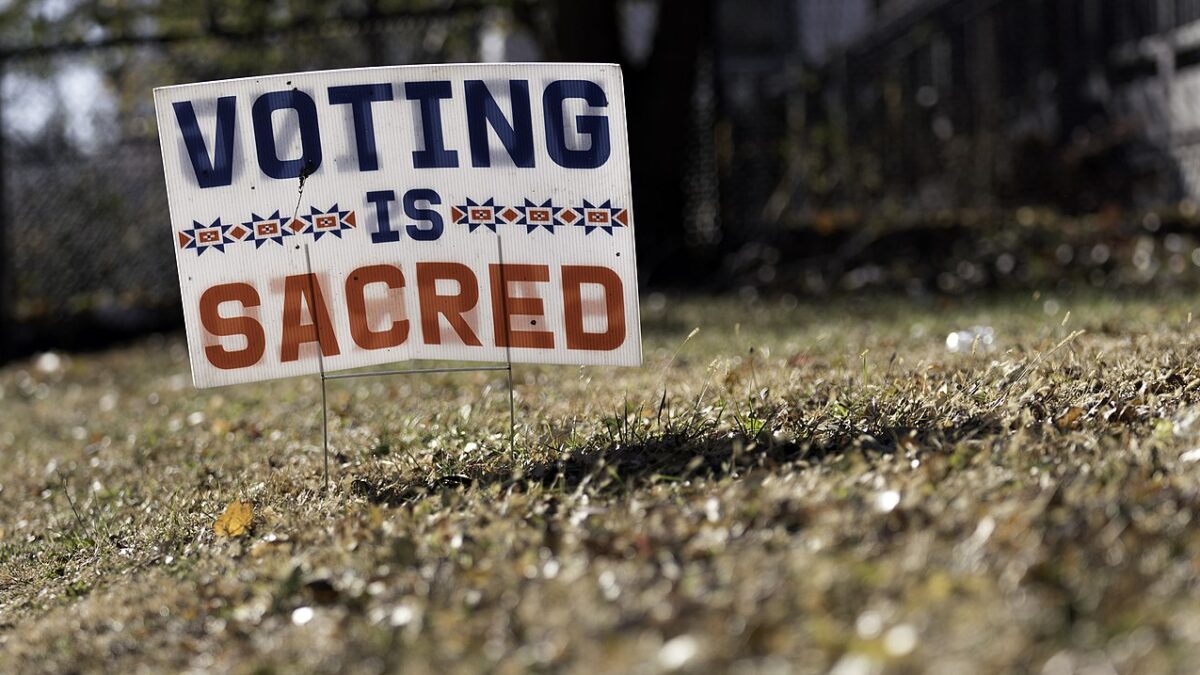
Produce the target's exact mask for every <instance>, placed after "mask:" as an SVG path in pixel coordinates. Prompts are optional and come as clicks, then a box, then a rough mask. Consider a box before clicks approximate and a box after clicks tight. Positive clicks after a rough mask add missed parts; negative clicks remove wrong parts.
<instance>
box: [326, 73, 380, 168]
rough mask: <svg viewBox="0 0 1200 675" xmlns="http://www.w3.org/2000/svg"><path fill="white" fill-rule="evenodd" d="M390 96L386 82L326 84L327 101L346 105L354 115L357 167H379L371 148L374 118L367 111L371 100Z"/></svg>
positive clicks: (373, 145)
mask: <svg viewBox="0 0 1200 675" xmlns="http://www.w3.org/2000/svg"><path fill="white" fill-rule="evenodd" d="M390 100H392V85H391V84H387V83H384V84H355V85H350V86H346V87H330V88H329V102H330V103H332V104H334V105H349V106H350V110H351V114H352V115H353V116H354V142H355V144H356V145H357V146H358V170H359V171H376V170H378V169H379V156H378V155H377V154H376V151H375V119H374V117H373V116H372V115H371V104H372V103H373V102H375V101H390Z"/></svg>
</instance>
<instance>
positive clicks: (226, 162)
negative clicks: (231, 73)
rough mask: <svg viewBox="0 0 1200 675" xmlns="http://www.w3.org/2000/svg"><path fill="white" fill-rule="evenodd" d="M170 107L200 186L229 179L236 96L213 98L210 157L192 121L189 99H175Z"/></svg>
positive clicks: (208, 185) (193, 120) (231, 180)
mask: <svg viewBox="0 0 1200 675" xmlns="http://www.w3.org/2000/svg"><path fill="white" fill-rule="evenodd" d="M172 107H173V108H174V109H175V120H176V121H177V122H178V123H179V131H180V132H182V133H183V143H184V145H185V146H187V151H188V157H189V158H191V160H192V170H193V171H195V172H196V182H197V183H199V184H200V187H202V188H210V187H219V186H222V185H229V184H231V183H233V125H234V122H235V121H236V120H235V118H234V111H235V110H236V99H235V98H234V97H233V96H222V97H221V98H219V99H217V131H216V134H215V138H214V139H213V154H212V159H209V157H208V148H207V147H206V144H205V142H204V136H203V134H201V133H200V124H199V122H197V121H196V110H195V108H193V107H192V102H191V101H177V102H176V103H174V104H173V105H172Z"/></svg>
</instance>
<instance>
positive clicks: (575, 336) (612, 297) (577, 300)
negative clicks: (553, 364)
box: [562, 265, 625, 351]
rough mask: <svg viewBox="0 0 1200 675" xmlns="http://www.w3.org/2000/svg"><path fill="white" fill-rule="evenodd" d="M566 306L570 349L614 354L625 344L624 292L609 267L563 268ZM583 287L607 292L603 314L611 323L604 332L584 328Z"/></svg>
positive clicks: (605, 293) (617, 278) (565, 266)
mask: <svg viewBox="0 0 1200 675" xmlns="http://www.w3.org/2000/svg"><path fill="white" fill-rule="evenodd" d="M562 275H563V304H564V306H565V307H564V309H565V313H566V316H565V319H566V332H567V349H587V350H591V351H611V350H613V349H616V348H617V347H620V346H621V344H622V343H624V342H625V310H624V304H625V290H624V287H623V286H622V285H621V277H619V276H617V273H616V272H613V271H612V270H610V269H608V268H607V267H593V266H589V265H564V266H563V268H562ZM584 284H594V285H597V286H600V287H602V288H603V289H604V312H605V315H606V316H607V320H608V323H607V325H606V327H605V329H604V332H603V333H588V332H586V331H585V330H584V329H583V293H582V287H583V285H584Z"/></svg>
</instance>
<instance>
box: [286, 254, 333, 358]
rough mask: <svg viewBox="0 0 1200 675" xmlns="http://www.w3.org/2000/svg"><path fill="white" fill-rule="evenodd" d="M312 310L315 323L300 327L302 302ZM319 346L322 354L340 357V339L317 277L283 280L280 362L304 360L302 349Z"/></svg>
mask: <svg viewBox="0 0 1200 675" xmlns="http://www.w3.org/2000/svg"><path fill="white" fill-rule="evenodd" d="M301 299H303V301H304V304H305V305H306V306H307V307H308V313H309V315H310V316H311V317H312V319H313V322H312V323H305V324H302V323H300V301H301ZM308 342H319V343H320V345H321V353H322V354H323V355H325V356H337V355H338V354H340V353H341V350H340V349H339V348H338V342H337V335H336V334H334V332H333V322H332V321H330V319H329V308H328V307H326V306H325V296H323V295H322V294H321V284H320V282H319V281H318V280H317V276H316V275H315V274H297V275H294V276H290V277H287V278H286V279H284V280H283V343H282V345H281V346H280V354H279V360H280V361H283V362H284V363H287V362H289V361H296V360H298V359H299V358H300V345H301V344H305V343H308Z"/></svg>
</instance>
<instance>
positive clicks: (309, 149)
mask: <svg viewBox="0 0 1200 675" xmlns="http://www.w3.org/2000/svg"><path fill="white" fill-rule="evenodd" d="M287 108H291V109H292V110H295V111H296V113H297V115H298V117H299V121H300V147H301V153H300V157H299V158H298V159H288V160H281V159H279V151H278V148H276V147H275V128H274V126H272V124H271V114H272V113H274V112H275V111H276V110H284V109H287ZM251 117H253V119H254V143H255V145H256V146H257V149H258V166H259V168H261V169H262V172H263V173H265V174H267V175H268V176H270V177H271V178H278V179H284V178H297V177H299V176H300V175H305V176H307V175H309V174H311V173H312V172H314V171H316V170H317V168H318V167H320V166H321V131H320V128H319V127H318V126H317V105H316V103H314V102H313V100H312V97H311V96H309V95H308V94H306V93H304V92H302V91H300V90H298V89H290V90H287V91H273V92H270V93H268V94H263V95H262V96H259V97H258V100H256V101H255V102H254V107H253V109H252V110H251Z"/></svg>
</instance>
